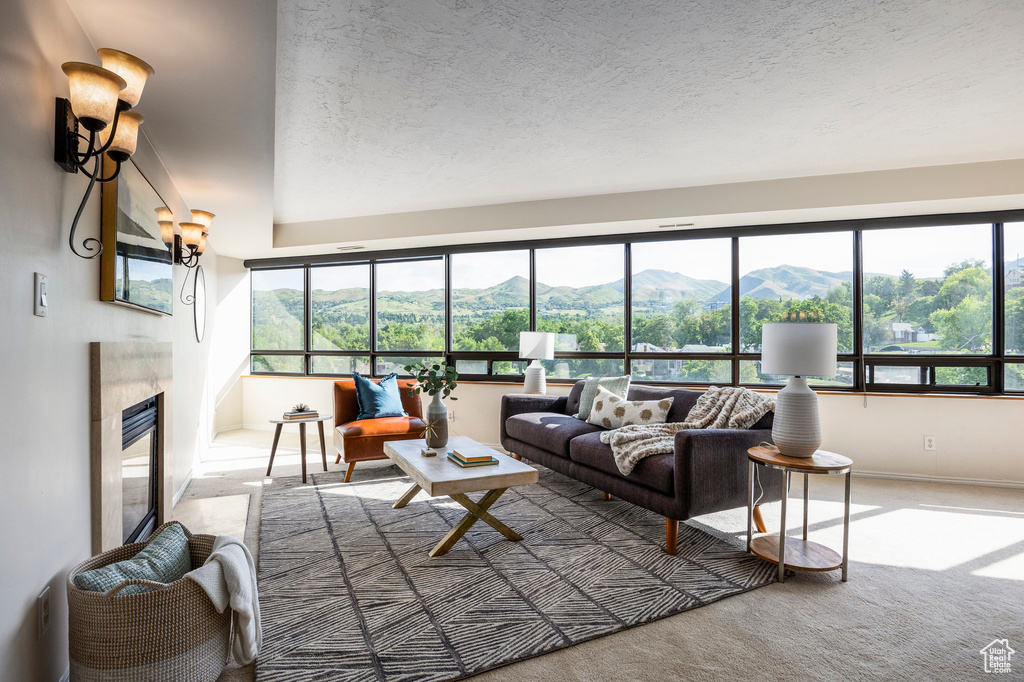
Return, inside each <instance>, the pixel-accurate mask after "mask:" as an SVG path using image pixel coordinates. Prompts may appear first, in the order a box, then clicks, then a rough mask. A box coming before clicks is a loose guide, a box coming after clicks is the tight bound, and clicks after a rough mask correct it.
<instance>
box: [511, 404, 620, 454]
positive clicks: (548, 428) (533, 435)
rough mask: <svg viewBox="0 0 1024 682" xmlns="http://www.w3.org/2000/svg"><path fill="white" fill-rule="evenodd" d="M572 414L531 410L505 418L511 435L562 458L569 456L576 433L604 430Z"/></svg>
mask: <svg viewBox="0 0 1024 682" xmlns="http://www.w3.org/2000/svg"><path fill="white" fill-rule="evenodd" d="M603 430H604V429H599V428H598V427H596V426H594V425H593V424H588V423H586V422H582V421H580V420H579V419H576V418H575V417H573V416H571V415H568V414H556V413H554V412H527V413H525V414H517V415H513V416H511V417H509V418H508V419H507V420H505V431H506V433H508V435H510V436H512V437H513V438H515V439H516V440H521V441H523V442H524V443H530V444H531V445H536V446H537V447H539V448H543V449H545V450H547V451H548V452H552V453H554V454H556V455H561V456H562V457H568V456H569V441H571V440H572V439H573V438H575V437H576V436H582V435H583V434H587V433H596V432H598V431H603Z"/></svg>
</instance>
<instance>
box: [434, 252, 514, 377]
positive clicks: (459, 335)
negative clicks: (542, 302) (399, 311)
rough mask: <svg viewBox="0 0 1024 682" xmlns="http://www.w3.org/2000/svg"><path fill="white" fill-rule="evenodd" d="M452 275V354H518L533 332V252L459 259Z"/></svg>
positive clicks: (464, 255) (453, 259)
mask: <svg viewBox="0 0 1024 682" xmlns="http://www.w3.org/2000/svg"><path fill="white" fill-rule="evenodd" d="M451 269H452V350H453V351H518V350H519V332H524V331H528V330H529V329H530V252H529V251H498V252H491V253H460V254H456V255H453V256H451ZM474 369H480V366H479V365H476V366H474ZM459 371H460V372H461V371H462V370H461V369H460V370H459ZM467 373H469V374H486V373H487V369H486V368H484V371H483V372H468V371H467Z"/></svg>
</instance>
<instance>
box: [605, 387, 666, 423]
mask: <svg viewBox="0 0 1024 682" xmlns="http://www.w3.org/2000/svg"><path fill="white" fill-rule="evenodd" d="M673 400H675V398H674V397H673V398H662V399H661V400H626V399H625V398H621V397H619V396H617V395H615V394H614V393H612V392H611V391H609V390H607V389H606V388H604V387H603V386H602V387H600V388H598V389H597V397H596V398H594V407H593V409H591V410H590V417H589V418H588V419H587V421H588V422H589V423H591V424H594V425H596V426H603V427H604V428H606V429H617V428H619V427H620V426H629V425H630V424H664V423H665V420H666V419H668V411H669V410H670V409H671V408H672V401H673Z"/></svg>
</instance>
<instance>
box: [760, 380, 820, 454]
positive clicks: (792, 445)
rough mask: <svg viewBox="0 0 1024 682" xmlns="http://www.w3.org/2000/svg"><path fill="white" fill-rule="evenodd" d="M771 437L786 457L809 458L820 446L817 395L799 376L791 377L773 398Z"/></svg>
mask: <svg viewBox="0 0 1024 682" xmlns="http://www.w3.org/2000/svg"><path fill="white" fill-rule="evenodd" d="M772 440H773V441H775V447H777V448H778V449H779V452H781V453H782V454H784V455H786V456H787V457H810V456H811V455H813V454H814V453H815V452H816V451H817V449H818V448H819V447H821V420H820V419H819V418H818V396H817V394H816V393H815V392H814V391H812V390H811V387H810V386H808V385H807V380H806V379H804V378H803V377H793V378H791V379H790V380H789V383H788V384H786V386H785V388H783V389H782V390H781V391H779V395H778V397H777V398H776V399H775V423H774V424H773V426H772Z"/></svg>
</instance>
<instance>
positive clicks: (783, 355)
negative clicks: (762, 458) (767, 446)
mask: <svg viewBox="0 0 1024 682" xmlns="http://www.w3.org/2000/svg"><path fill="white" fill-rule="evenodd" d="M837 335H838V330H837V327H836V325H835V324H831V323H824V322H769V323H767V324H765V325H764V326H762V327H761V374H775V375H785V374H788V375H790V376H792V377H793V378H792V379H790V380H789V383H788V384H786V386H785V388H783V389H782V390H781V391H779V395H778V397H777V398H776V403H775V423H774V425H773V426H772V440H773V441H775V446H776V447H777V448H778V449H779V452H781V453H782V454H784V455H787V456H789V457H810V456H811V455H813V454H814V452H815V451H816V450H817V449H818V448H819V447H821V420H820V419H819V418H818V396H817V394H815V393H814V391H812V390H811V388H810V386H808V385H807V379H806V377H809V376H813V377H834V376H835V375H836V345H837Z"/></svg>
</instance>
